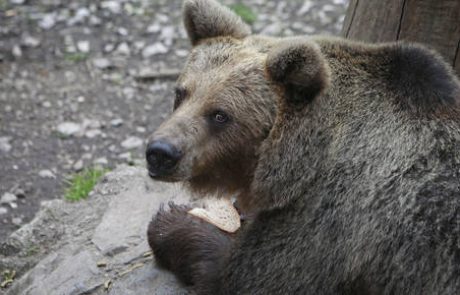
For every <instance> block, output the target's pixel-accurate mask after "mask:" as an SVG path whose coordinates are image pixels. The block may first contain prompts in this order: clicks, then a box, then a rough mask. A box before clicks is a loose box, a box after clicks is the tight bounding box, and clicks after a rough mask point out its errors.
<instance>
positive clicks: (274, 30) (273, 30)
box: [261, 22, 283, 36]
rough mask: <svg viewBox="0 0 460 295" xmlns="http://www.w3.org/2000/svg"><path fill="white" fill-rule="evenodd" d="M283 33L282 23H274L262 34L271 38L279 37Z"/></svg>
mask: <svg viewBox="0 0 460 295" xmlns="http://www.w3.org/2000/svg"><path fill="white" fill-rule="evenodd" d="M282 31H283V27H282V25H281V24H280V23H278V22H275V23H272V24H270V25H268V26H266V27H265V29H263V30H262V32H261V34H263V35H270V36H277V35H279V34H281V32H282Z"/></svg>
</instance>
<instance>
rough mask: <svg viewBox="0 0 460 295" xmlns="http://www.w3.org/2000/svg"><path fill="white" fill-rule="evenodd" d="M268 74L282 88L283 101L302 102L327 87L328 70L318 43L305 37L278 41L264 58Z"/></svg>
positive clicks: (303, 103) (300, 105)
mask: <svg viewBox="0 0 460 295" xmlns="http://www.w3.org/2000/svg"><path fill="white" fill-rule="evenodd" d="M266 68H267V72H268V75H269V77H270V78H271V79H272V80H273V81H274V82H275V83H276V84H278V85H280V86H281V88H282V90H283V91H284V101H283V103H285V104H287V105H288V106H294V107H296V108H298V107H302V106H303V105H306V104H307V103H308V102H310V101H312V100H313V99H314V98H315V97H317V96H318V95H320V94H321V93H323V92H324V90H325V89H326V88H327V87H328V86H329V82H330V69H329V65H328V64H327V61H326V59H325V58H324V56H323V54H322V53H321V51H320V49H319V46H318V45H317V44H316V43H314V42H313V41H309V40H308V39H305V38H288V39H283V40H282V41H280V44H278V45H275V46H274V47H273V49H271V51H270V52H269V54H268V56H267V61H266Z"/></svg>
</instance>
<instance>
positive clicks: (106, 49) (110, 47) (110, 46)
mask: <svg viewBox="0 0 460 295" xmlns="http://www.w3.org/2000/svg"><path fill="white" fill-rule="evenodd" d="M114 49H115V45H113V44H112V43H109V44H105V45H104V52H112V51H113V50H114Z"/></svg>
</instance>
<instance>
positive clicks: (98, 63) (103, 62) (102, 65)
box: [93, 57, 112, 70]
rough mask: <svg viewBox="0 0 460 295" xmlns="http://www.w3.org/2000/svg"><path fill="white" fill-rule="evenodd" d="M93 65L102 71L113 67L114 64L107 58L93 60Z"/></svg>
mask: <svg viewBox="0 0 460 295" xmlns="http://www.w3.org/2000/svg"><path fill="white" fill-rule="evenodd" d="M93 65H94V66H95V67H96V68H98V69H101V70H105V69H108V68H111V67H112V63H111V62H110V60H108V59H107V58H103V57H101V58H95V59H93Z"/></svg>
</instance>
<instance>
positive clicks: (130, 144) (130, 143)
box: [121, 136, 144, 149]
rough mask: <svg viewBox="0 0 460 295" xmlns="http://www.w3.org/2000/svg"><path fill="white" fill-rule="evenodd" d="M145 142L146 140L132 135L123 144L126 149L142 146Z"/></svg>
mask: <svg viewBox="0 0 460 295" xmlns="http://www.w3.org/2000/svg"><path fill="white" fill-rule="evenodd" d="M143 144H144V141H143V140H142V139H141V138H139V137H136V136H131V137H128V138H127V139H125V140H124V141H123V142H122V143H121V146H122V147H123V148H125V149H134V148H138V147H140V146H142V145H143Z"/></svg>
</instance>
